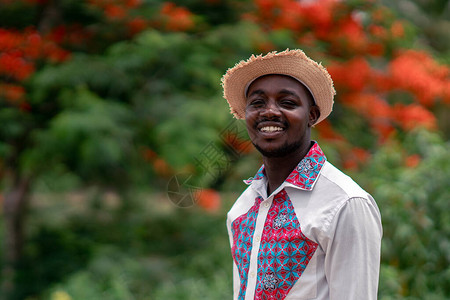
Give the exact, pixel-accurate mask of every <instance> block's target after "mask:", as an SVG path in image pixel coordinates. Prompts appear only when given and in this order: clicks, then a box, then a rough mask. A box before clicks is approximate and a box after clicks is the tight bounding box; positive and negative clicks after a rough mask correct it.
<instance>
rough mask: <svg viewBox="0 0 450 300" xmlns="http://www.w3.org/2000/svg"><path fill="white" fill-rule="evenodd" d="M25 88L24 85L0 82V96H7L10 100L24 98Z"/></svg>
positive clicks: (14, 100) (15, 100)
mask: <svg viewBox="0 0 450 300" xmlns="http://www.w3.org/2000/svg"><path fill="white" fill-rule="evenodd" d="M24 95H25V89H24V87H23V86H20V85H15V84H7V83H0V96H2V97H5V99H7V100H8V101H10V102H17V101H19V100H21V99H23V97H24Z"/></svg>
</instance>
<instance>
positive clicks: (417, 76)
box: [389, 50, 450, 106]
mask: <svg viewBox="0 0 450 300" xmlns="http://www.w3.org/2000/svg"><path fill="white" fill-rule="evenodd" d="M449 74H450V71H449V68H448V67H446V66H441V65H439V64H437V63H436V62H435V61H434V60H433V59H432V58H431V57H430V56H429V55H428V54H427V53H424V52H420V51H414V50H407V51H403V52H401V53H399V54H398V55H397V57H396V58H395V59H394V60H393V61H391V63H390V65H389V76H390V80H391V81H392V85H393V86H396V87H398V88H399V89H404V90H407V91H409V92H411V93H413V94H414V95H415V96H416V97H417V99H418V100H419V102H420V103H421V104H422V105H425V106H431V105H432V104H433V103H434V101H436V100H437V99H438V98H445V91H446V85H448V84H449V82H450V79H449Z"/></svg>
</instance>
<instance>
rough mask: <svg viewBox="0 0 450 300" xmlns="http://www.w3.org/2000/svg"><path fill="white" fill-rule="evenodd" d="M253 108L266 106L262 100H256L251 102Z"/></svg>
mask: <svg viewBox="0 0 450 300" xmlns="http://www.w3.org/2000/svg"><path fill="white" fill-rule="evenodd" d="M250 105H251V106H255V107H260V106H263V105H264V101H263V100H262V99H255V100H252V101H250Z"/></svg>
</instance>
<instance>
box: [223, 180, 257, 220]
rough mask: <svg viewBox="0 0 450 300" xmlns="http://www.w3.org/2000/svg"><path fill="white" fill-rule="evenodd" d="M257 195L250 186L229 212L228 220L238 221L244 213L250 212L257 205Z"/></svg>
mask: <svg viewBox="0 0 450 300" xmlns="http://www.w3.org/2000/svg"><path fill="white" fill-rule="evenodd" d="M255 197H256V193H255V191H254V190H253V188H252V187H251V186H248V187H247V188H246V189H245V190H244V191H243V192H242V194H241V195H240V196H239V197H238V198H237V199H236V201H235V202H234V204H233V206H232V207H231V209H230V210H229V212H228V218H229V219H231V220H234V219H236V218H237V217H238V216H240V215H241V214H242V213H243V212H245V211H248V210H249V209H250V207H252V206H253V205H254V203H255Z"/></svg>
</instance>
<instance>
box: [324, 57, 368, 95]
mask: <svg viewBox="0 0 450 300" xmlns="http://www.w3.org/2000/svg"><path fill="white" fill-rule="evenodd" d="M327 69H328V72H329V73H330V75H331V77H332V78H333V80H334V82H335V84H336V86H338V87H341V88H344V89H347V90H350V91H352V92H354V91H361V90H362V89H363V88H364V87H365V86H366V84H367V82H368V81H369V79H370V78H371V73H372V70H371V68H370V66H369V63H368V62H367V61H366V60H365V59H364V58H362V57H355V58H354V59H352V60H349V61H347V62H345V63H333V64H331V65H330V66H329V67H328V68H327Z"/></svg>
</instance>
